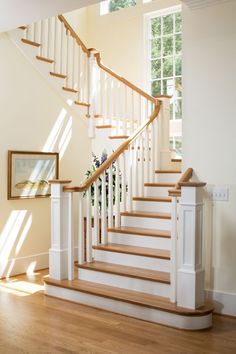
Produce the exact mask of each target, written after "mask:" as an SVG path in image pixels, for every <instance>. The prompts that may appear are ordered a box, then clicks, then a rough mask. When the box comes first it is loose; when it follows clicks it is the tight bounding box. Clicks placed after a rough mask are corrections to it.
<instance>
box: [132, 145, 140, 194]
mask: <svg viewBox="0 0 236 354" xmlns="http://www.w3.org/2000/svg"><path fill="white" fill-rule="evenodd" d="M138 142H139V139H136V140H135V142H134V145H133V148H134V151H133V192H134V195H135V196H138V165H139V164H138Z"/></svg>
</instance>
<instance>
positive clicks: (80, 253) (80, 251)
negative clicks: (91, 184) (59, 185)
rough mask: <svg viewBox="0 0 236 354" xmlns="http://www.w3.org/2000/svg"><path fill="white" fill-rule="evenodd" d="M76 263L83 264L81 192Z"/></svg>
mask: <svg viewBox="0 0 236 354" xmlns="http://www.w3.org/2000/svg"><path fill="white" fill-rule="evenodd" d="M78 262H79V264H83V263H84V213H83V192H82V193H79V194H78Z"/></svg>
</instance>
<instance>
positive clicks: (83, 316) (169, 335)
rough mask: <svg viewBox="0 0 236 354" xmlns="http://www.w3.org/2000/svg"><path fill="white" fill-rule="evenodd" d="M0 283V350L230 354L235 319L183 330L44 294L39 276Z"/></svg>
mask: <svg viewBox="0 0 236 354" xmlns="http://www.w3.org/2000/svg"><path fill="white" fill-rule="evenodd" d="M46 274H47V271H42V272H39V273H36V275H34V276H19V277H14V278H11V279H10V280H9V281H0V353H1V354H39V353H40V354H41V353H43V354H44V353H47V354H57V353H66V354H68V353H79V354H97V353H99V354H100V353H101V354H134V353H135V354H149V353H150V354H231V353H232V354H235V353H236V319H235V318H230V317H224V316H219V315H214V326H213V328H212V329H210V330H205V331H199V332H187V331H181V330H177V329H172V328H168V327H164V326H160V325H157V324H153V323H148V322H145V321H141V320H137V319H133V318H129V317H125V316H121V315H117V314H113V313H110V312H106V311H102V310H97V309H94V308H90V307H87V306H84V305H77V304H74V303H69V302H66V301H63V300H59V299H54V298H50V297H46V296H44V294H43V290H42V289H43V288H42V284H43V283H42V276H43V275H46Z"/></svg>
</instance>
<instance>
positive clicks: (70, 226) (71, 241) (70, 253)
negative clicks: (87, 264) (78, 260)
mask: <svg viewBox="0 0 236 354" xmlns="http://www.w3.org/2000/svg"><path fill="white" fill-rule="evenodd" d="M66 194H67V193H66ZM67 212H68V230H67V232H68V280H73V279H74V261H75V260H74V233H73V195H72V193H71V192H69V193H68V208H67Z"/></svg>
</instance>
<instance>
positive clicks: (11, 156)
mask: <svg viewBox="0 0 236 354" xmlns="http://www.w3.org/2000/svg"><path fill="white" fill-rule="evenodd" d="M58 178H59V154H58V153H57V152H39V151H13V150H9V151H8V190H7V198H8V200H10V199H34V198H46V197H49V196H50V195H51V194H50V184H49V183H48V181H49V180H53V179H58Z"/></svg>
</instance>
